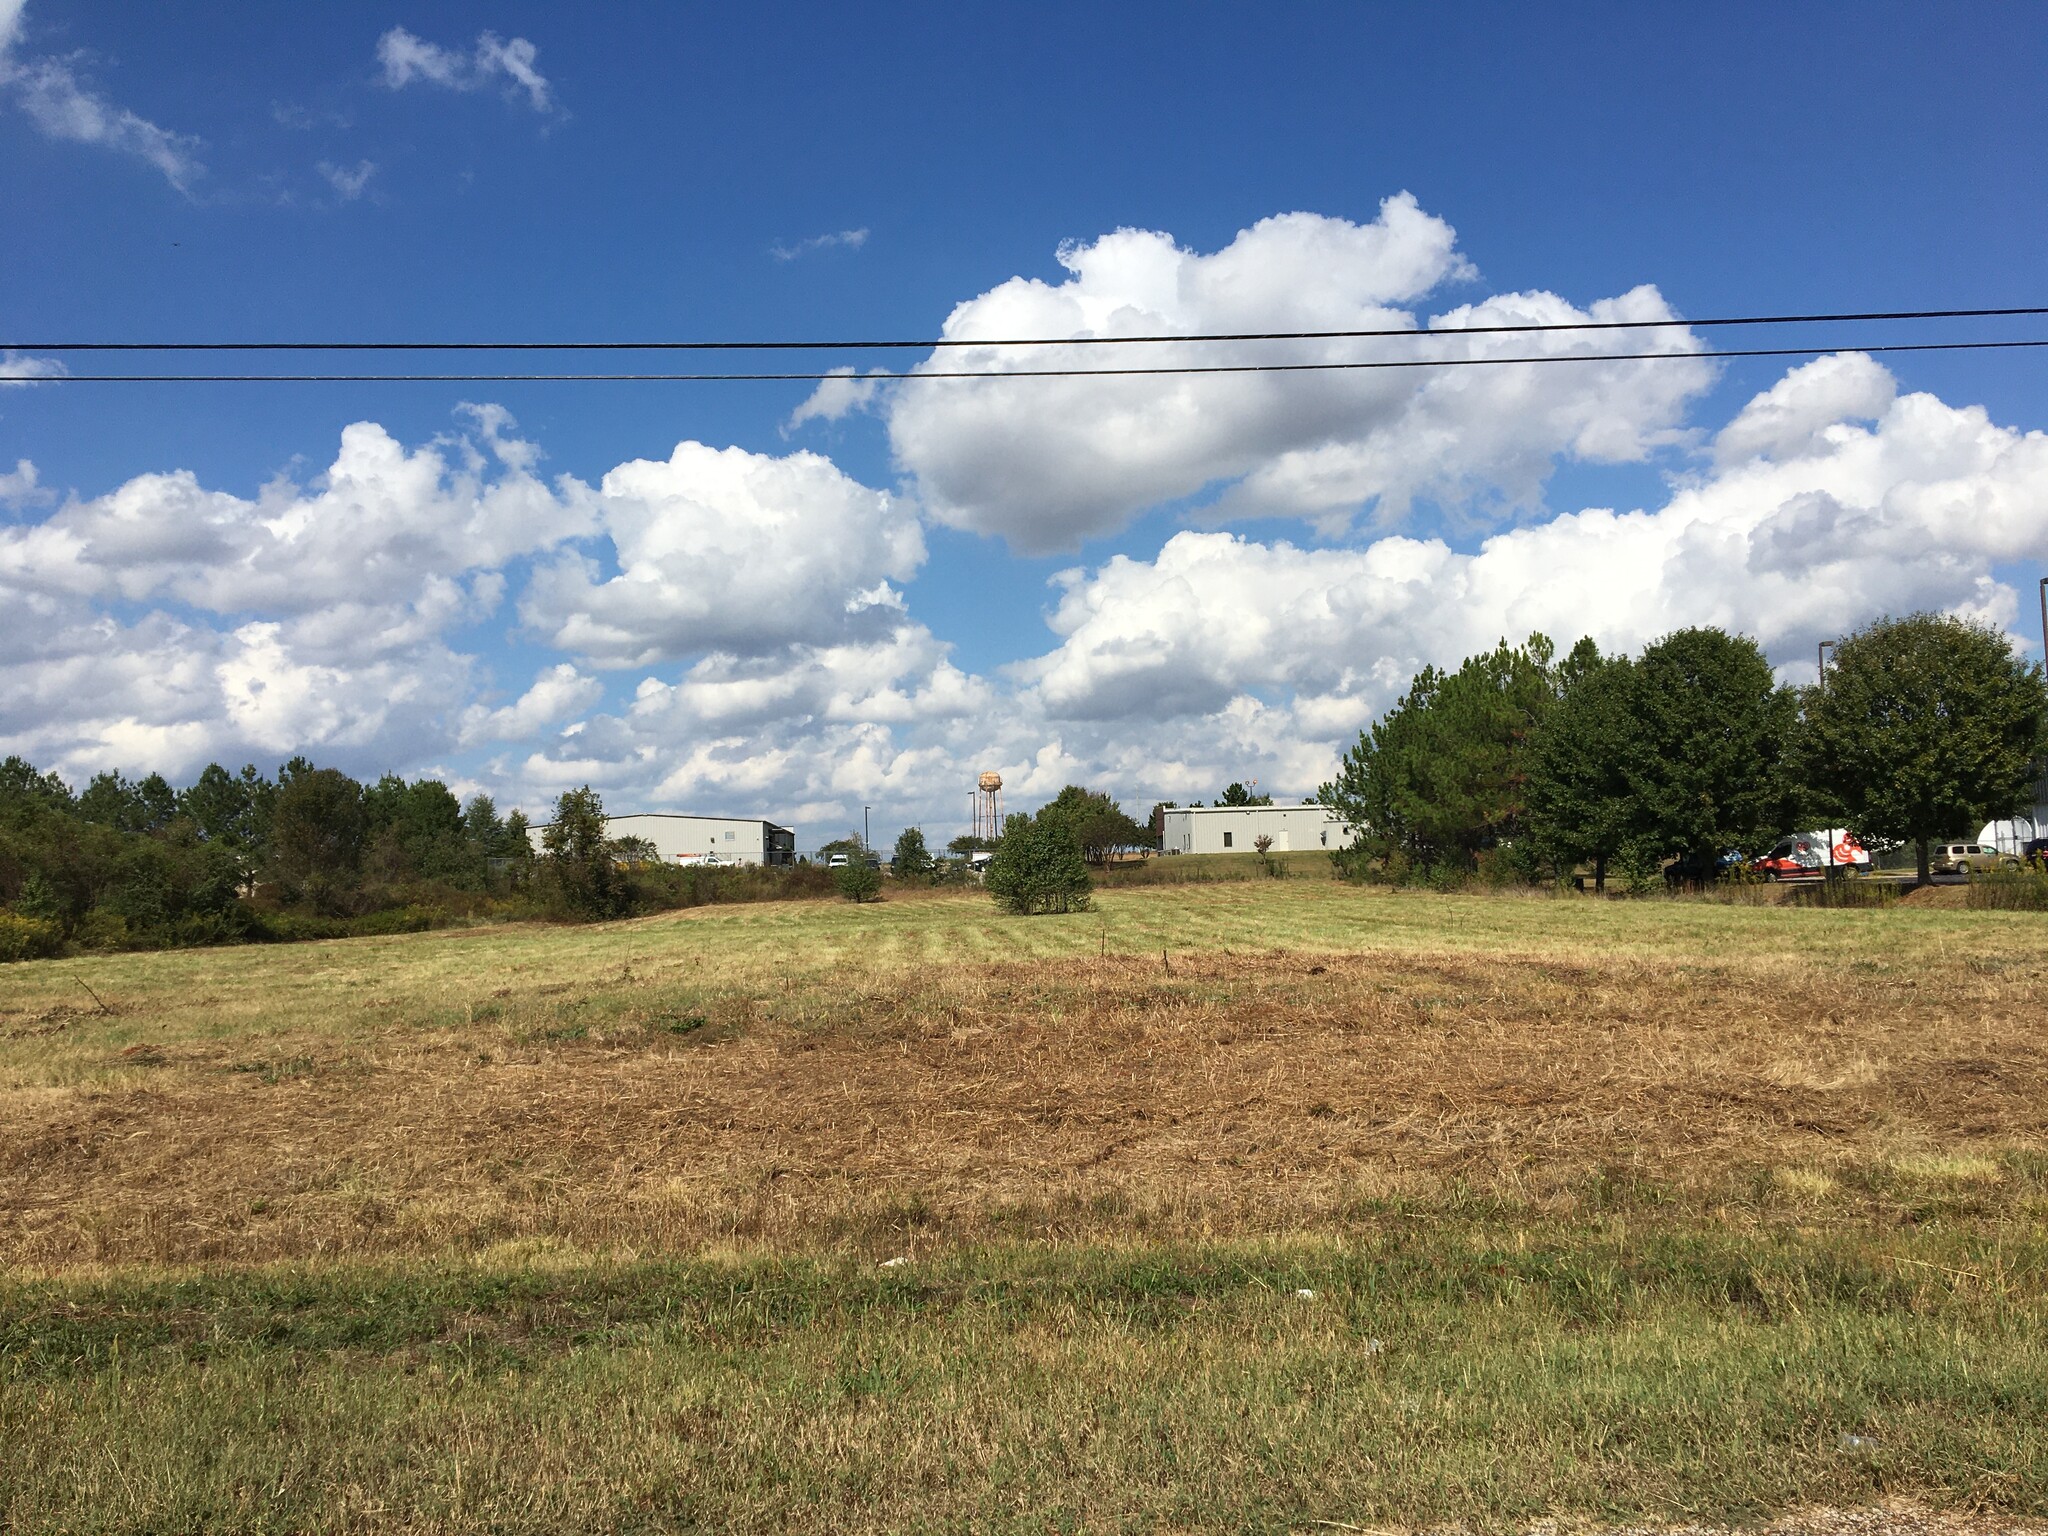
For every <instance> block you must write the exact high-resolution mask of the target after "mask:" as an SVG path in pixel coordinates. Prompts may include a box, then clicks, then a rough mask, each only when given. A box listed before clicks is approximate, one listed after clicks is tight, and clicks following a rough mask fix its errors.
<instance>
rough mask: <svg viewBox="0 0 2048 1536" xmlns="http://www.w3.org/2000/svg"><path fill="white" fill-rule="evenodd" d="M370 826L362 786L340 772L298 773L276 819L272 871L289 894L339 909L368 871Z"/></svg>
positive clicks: (279, 801) (281, 791)
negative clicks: (366, 848) (365, 845)
mask: <svg viewBox="0 0 2048 1536" xmlns="http://www.w3.org/2000/svg"><path fill="white" fill-rule="evenodd" d="M288 766H289V765H288ZM366 825H367V824H366V819H365V817H364V814H363V786H362V785H360V784H358V783H357V782H356V781H355V780H354V779H352V778H350V777H349V776H348V775H347V774H345V773H343V772H342V771H341V770H340V769H338V768H313V767H310V766H308V767H303V768H294V769H293V770H292V771H291V774H290V777H288V778H287V779H286V780H285V782H284V783H283V784H281V785H280V786H279V787H278V791H277V798H276V800H275V801H274V802H273V804H272V807H271V814H270V863H271V872H272V873H273V874H274V875H275V876H276V877H277V880H278V883H279V884H280V885H281V886H282V887H283V888H284V891H285V893H286V895H287V896H289V897H293V898H296V897H298V896H300V895H305V896H309V897H311V898H312V900H313V902H314V904H315V905H317V906H319V907H322V908H323V909H330V910H331V909H334V908H336V907H337V906H338V904H339V903H340V901H341V898H342V896H343V895H344V894H345V893H346V892H348V891H349V890H351V889H353V887H354V885H355V880H356V875H357V872H358V871H359V870H360V869H361V867H362V862H363V839H364V835H365V831H366Z"/></svg>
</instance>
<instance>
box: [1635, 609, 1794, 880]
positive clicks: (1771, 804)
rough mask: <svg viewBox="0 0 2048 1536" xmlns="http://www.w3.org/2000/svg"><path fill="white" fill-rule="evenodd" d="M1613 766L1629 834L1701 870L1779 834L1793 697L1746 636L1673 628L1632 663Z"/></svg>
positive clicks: (1784, 814) (1787, 794) (1787, 803)
mask: <svg viewBox="0 0 2048 1536" xmlns="http://www.w3.org/2000/svg"><path fill="white" fill-rule="evenodd" d="M1629 700H1630V704H1629V715H1630V718H1629V723H1628V729H1627V731H1626V733H1625V736H1624V741H1623V745H1624V747H1625V751H1624V753H1623V756H1622V767H1623V772H1624V773H1625V775H1626V777H1627V782H1628V787H1629V792H1630V795H1631V796H1632V798H1633V801H1634V811H1633V817H1634V821H1635V825H1636V828H1637V830H1638V832H1639V835H1640V836H1641V837H1642V838H1643V839H1644V840H1645V841H1646V843H1647V845H1648V846H1649V847H1650V848H1651V849H1653V850H1654V851H1655V852H1656V853H1659V854H1676V855H1685V856H1690V858H1691V860H1692V861H1693V863H1694V864H1695V866H1696V867H1700V868H1707V869H1711V868H1712V867H1713V863H1714V860H1715V859H1716V858H1718V857H1719V855H1720V854H1722V853H1723V852H1725V851H1726V850H1728V849H1731V848H1753V847H1755V846H1756V845H1758V844H1759V843H1767V842H1769V841H1770V840H1771V839H1773V838H1775V837H1776V836H1777V835H1778V834H1779V833H1780V832H1782V831H1784V829H1785V826H1786V823H1787V821H1788V819H1789V818H1790V817H1791V816H1792V814H1793V810H1794V806H1793V797H1792V793H1791V788H1792V786H1791V782H1790V780H1789V778H1788V776H1787V772H1786V753H1787V750H1788V747H1789V746H1790V742H1791V737H1792V731H1793V727H1794V723H1795V721H1796V718H1797V715H1798V701H1797V699H1796V698H1795V697H1794V696H1793V694H1792V692H1791V690H1790V689H1787V688H1780V687H1779V686H1778V685H1777V683H1776V681H1775V679H1774V678H1773V677H1772V675H1771V664H1770V663H1769V662H1768V661H1766V660H1765V659H1764V654H1763V652H1762V651H1761V650H1759V649H1758V648H1757V644H1756V642H1755V641H1754V640H1752V639H1750V638H1749V637H1748V636H1747V635H1731V634H1729V633H1727V632H1726V631H1725V630H1721V629H1715V628H1711V627H1707V628H1697V629H1681V630H1677V631H1674V632H1673V633H1671V634H1669V635H1666V636H1665V637H1664V638H1663V639H1661V640H1659V641H1657V642H1655V643H1654V644H1652V645H1650V646H1648V647H1646V648H1645V649H1644V651H1643V654H1642V656H1641V658H1640V659H1639V660H1638V661H1637V662H1636V663H1635V666H1634V668H1633V678H1632V686H1631V687H1630V690H1629Z"/></svg>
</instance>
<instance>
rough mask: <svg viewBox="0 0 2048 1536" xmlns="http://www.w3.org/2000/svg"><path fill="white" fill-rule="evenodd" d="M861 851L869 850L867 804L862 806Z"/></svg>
mask: <svg viewBox="0 0 2048 1536" xmlns="http://www.w3.org/2000/svg"><path fill="white" fill-rule="evenodd" d="M860 851H861V852H862V853H866V852H867V851H868V808H867V807H866V806H862V807H861V808H860Z"/></svg>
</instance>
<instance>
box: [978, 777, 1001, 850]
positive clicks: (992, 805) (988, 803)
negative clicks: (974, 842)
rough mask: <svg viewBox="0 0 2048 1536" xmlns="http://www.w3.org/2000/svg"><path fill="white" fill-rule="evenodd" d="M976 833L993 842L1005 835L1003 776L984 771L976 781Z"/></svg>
mask: <svg viewBox="0 0 2048 1536" xmlns="http://www.w3.org/2000/svg"><path fill="white" fill-rule="evenodd" d="M974 835H975V836H976V837H985V838H987V839H989V841H991V842H993V841H994V840H995V839H997V838H999V837H1001V836H1002V835H1003V776H1002V775H1001V774H1000V773H995V772H989V773H984V774H983V775H982V776H981V777H980V778H979V779H976V780H975V781H974Z"/></svg>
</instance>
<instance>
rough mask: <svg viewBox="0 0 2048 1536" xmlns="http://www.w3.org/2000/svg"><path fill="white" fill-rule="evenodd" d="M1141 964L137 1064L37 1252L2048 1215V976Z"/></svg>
mask: <svg viewBox="0 0 2048 1536" xmlns="http://www.w3.org/2000/svg"><path fill="white" fill-rule="evenodd" d="M1104 948H1105V952H1103V953H1100V954H1098V955H1096V956H1093V957H1088V958H1068V959H1064V960H1057V961H1052V960H1048V961H1041V962H1036V963H1030V964H1017V963H1012V964H1000V963H985V964H978V965H971V966H959V967H930V966H927V967H923V968H919V969H913V970H904V971H899V972H895V973H889V972H880V973H875V974H869V975H866V976H865V977H860V978H856V979H855V980H853V981H850V982H848V983H846V984H843V985H837V984H835V985H831V986H828V987H825V988H823V989H822V990H820V988H819V987H818V986H817V985H816V984H813V983H803V984H799V983H797V982H795V981H789V982H786V983H783V984H780V985H778V984H776V983H774V982H771V981H767V980H765V979H763V980H761V981H759V982H758V983H757V984H755V985H753V986H752V987H751V988H743V989H738V990H736V991H734V992H732V993H730V994H728V995H727V996H725V997H723V998H722V999H720V1000H719V1001H717V1002H716V1003H714V1004H706V1005H696V1004H692V1005H688V1006H704V1007H706V1008H708V1010H709V1011H708V1012H707V1013H706V1014H704V1015H701V1016H702V1017H704V1018H705V1019H706V1022H705V1023H704V1024H703V1025H702V1026H701V1027H698V1026H693V1025H692V1024H691V1022H690V1021H691V1020H692V1019H694V1018H697V1017H700V1015H697V1014H682V1013H679V1012H678V1003H677V1001H676V994H675V992H674V988H673V986H672V984H670V983H667V982H664V981H663V980H662V979H660V978H658V977H643V978H641V979H638V980H636V979H634V978H633V977H632V976H631V975H630V974H628V975H625V976H622V977H618V978H615V979H613V980H612V981H610V982H609V983H608V984H607V986H606V987H605V988H604V989H603V991H604V997H603V999H602V1002H603V1004H604V1006H603V1007H602V1009H601V1010H600V1011H599V1012H597V1013H595V1014H584V1015H576V1014H573V1013H564V1012H562V1011H561V1007H560V1006H557V1005H558V1004H559V1005H562V1006H567V1005H568V1004H570V1003H574V1002H577V1001H579V1000H582V999H583V996H584V995H583V994H579V993H577V990H576V988H574V987H572V986H570V985H569V984H567V983H563V984H559V987H558V990H551V988H550V987H549V986H548V985H546V984H542V985H540V986H538V987H534V988H531V989H529V990H528V991H527V992H525V993H523V994H521V995H519V996H516V997H514V996H511V995H510V994H509V991H508V1000H507V1001H506V1002H505V1003H504V1004H503V1005H502V1007H503V1009H504V1010H505V1011H503V1012H500V1013H498V1014H497V1016H495V1017H492V1016H491V1015H492V1014H493V1012H494V1009H493V1008H492V1007H491V1006H485V1007H483V1008H482V1009H481V1010H479V1009H477V1008H475V1007H472V1008H471V1009H470V1010H469V1016H468V1017H466V1018H460V1019H453V1020H451V1019H450V1018H448V1017H447V1016H446V1015H445V1013H444V1014H441V1015H437V1016H436V1019H435V1021H434V1022H433V1024H432V1027H425V1028H423V1027H421V1026H422V1020H421V1019H420V1018H417V1017H408V1016H407V1007H408V1006H409V1005H405V1004H394V1005H392V1006H390V1007H389V1008H387V1009H386V1010H384V1011H383V1012H382V1013H380V1012H379V1011H378V1009H377V1007H376V1006H375V1005H376V1004H377V1003H378V999H377V998H376V997H371V998H369V999H368V1000H367V1001H366V1002H364V1003H363V1004H362V1005H361V1006H362V1007H363V1008H366V1009H368V1013H367V1015H366V1017H367V1018H368V1020H369V1022H368V1023H366V1024H363V1025H361V1026H360V1027H359V1028H358V1030H357V1031H356V1032H355V1033H352V1034H348V1035H337V1033H336V1032H335V1030H334V1029H333V1027H332V1026H330V1025H327V1024H322V1025H319V1026H313V1027H306V1028H299V1029H295V1028H293V1027H291V1026H290V1025H289V1024H288V1023H282V1024H276V1025H275V1026H274V1027H272V1028H270V1029H268V1030H266V1032H265V1033H264V1034H263V1035H262V1036H261V1037H260V1039H258V1040H256V1041H255V1042H254V1043H253V1044H252V1042H251V1041H250V1040H249V1039H247V1038H240V1037H236V1038H229V1039H221V1040H214V1039H206V1038H203V1037H199V1038H195V1037H191V1036H181V1037H179V1038H176V1039H173V1040H171V1041H169V1042H167V1043H165V1044H163V1045H154V1044H148V1043H143V1044H140V1045H136V1046H130V1047H123V1048H121V1049H122V1050H123V1051H125V1052H127V1053H128V1054H127V1055H125V1056H124V1057H122V1058H121V1059H122V1061H123V1062H124V1065H123V1067H122V1068H121V1070H119V1071H117V1072H115V1073H114V1074H113V1075H112V1076H111V1077H106V1078H102V1079H88V1080H84V1081H80V1082H76V1083H71V1084H32V1085H25V1086H22V1087H20V1088H17V1089H16V1090H15V1091H14V1092H13V1093H12V1094H10V1095H9V1103H8V1109H9V1113H8V1117H7V1120H6V1123H5V1125H4V1126H0V1260H4V1261H5V1262H6V1263H7V1264H9V1265H10V1266H18V1267H23V1268H27V1269H35V1270H46V1271H62V1270H66V1269H71V1268H74V1267H77V1266H82V1265H91V1264H102V1263H120V1264H127V1263H133V1262H148V1263H192V1262H202V1261H223V1260H225V1261H233V1262H247V1261H260V1260H272V1259H279V1258H292V1257H303V1256H312V1255H355V1256H378V1255H396V1254H419V1253H433V1252H443V1251H450V1250H454V1251H480V1250H488V1249H490V1248H491V1247H492V1246H493V1245H503V1244H525V1245H532V1246H545V1245H547V1244H551V1243H552V1244H567V1245H572V1246H574V1247H575V1248H578V1249H590V1248H598V1249H607V1250H628V1251H635V1252H641V1253H650V1252H685V1251H694V1250H701V1249H702V1248H704V1247H705V1246H706V1245H718V1244H730V1243H734V1242H738V1243H741V1244H744V1245H749V1246H752V1245H762V1246H767V1247H774V1248H804V1249H810V1250H817V1249H820V1248H832V1247H835V1246H836V1247H848V1248H852V1249H856V1250H860V1251H867V1252H871V1253H874V1254H876V1255H878V1256H879V1255H880V1254H882V1253H884V1252H895V1251H901V1250H902V1249H904V1248H915V1249H923V1248H928V1247H930V1246H932V1245H936V1244H944V1243H950V1242H956V1241H962V1240H977V1239H982V1238H987V1237H991V1236H1000V1237H1016V1236H1020V1235H1032V1234H1043V1235H1047V1236H1060V1237H1068V1236H1091V1235H1092V1236H1128V1235H1135V1234H1140V1233H1142V1234H1146V1235H1150V1236H1163V1235H1177V1236H1196V1237H1206V1236H1211V1235H1226V1234H1241V1233H1250V1232H1261V1231H1279V1230H1288V1229H1300V1228H1302V1227H1305V1226H1315V1225H1321V1224H1328V1223H1339V1224H1343V1223H1385V1222H1399V1221H1405V1220H1415V1219H1426V1218H1427V1216H1428V1213H1429V1212H1430V1211H1431V1210H1433V1209H1434V1210H1441V1209H1444V1208H1446V1204H1447V1203H1449V1204H1452V1205H1456V1206H1457V1207H1458V1208H1460V1209H1464V1210H1468V1211H1469V1210H1470V1209H1471V1208H1472V1207H1473V1205H1474V1204H1475V1203H1484V1202H1503V1203H1505V1204H1507V1205H1509V1206H1512V1207H1514V1208H1516V1209H1517V1210H1519V1211H1521V1212H1522V1213H1523V1214H1524V1216H1525V1217H1526V1215H1527V1214H1528V1213H1529V1212H1530V1211H1531V1210H1533V1211H1536V1212H1539V1213H1540V1212H1545V1211H1549V1212H1555V1213H1558V1214H1560V1215H1562V1214H1567V1213H1571V1212H1579V1213H1584V1212H1586V1211H1588V1210H1589V1209H1590V1210H1593V1211H1597V1210H1599V1209H1601V1208H1602V1206H1603V1202H1610V1203H1611V1202H1614V1201H1616V1200H1617V1199H1618V1198H1619V1197H1618V1196H1617V1194H1616V1191H1617V1190H1628V1191H1633V1193H1632V1194H1628V1195H1627V1198H1626V1199H1623V1200H1622V1201H1621V1203H1622V1204H1624V1205H1625V1206H1627V1208H1628V1209H1630V1210H1631V1211H1632V1212H1634V1213H1636V1214H1637V1215H1642V1214H1644V1213H1654V1211H1655V1210H1656V1209H1658V1208H1659V1207H1660V1206H1665V1205H1670V1206H1673V1207H1674V1208H1682V1209H1684V1210H1687V1211H1689V1212H1690V1213H1692V1214H1693V1215H1695V1216H1697V1215H1698V1214H1700V1213H1701V1212H1702V1211H1703V1210H1711V1211H1713V1212H1714V1213H1715V1215H1716V1218H1717V1219H1725V1220H1734V1221H1740V1220H1742V1219H1744V1215H1745V1212H1746V1211H1750V1210H1760V1209H1762V1208H1764V1207H1766V1206H1772V1205H1776V1206H1779V1207H1784V1208H1786V1209H1790V1210H1792V1211H1794V1212H1795V1213H1799V1212H1804V1213H1805V1214H1806V1216H1807V1217H1809V1218H1811V1219H1826V1218H1827V1217H1828V1216H1829V1215H1830V1213H1833V1214H1835V1215H1839V1216H1847V1215H1849V1214H1851V1213H1852V1212H1853V1213H1855V1214H1857V1215H1859V1216H1868V1215H1869V1214H1870V1212H1871V1210H1872V1209H1875V1208H1883V1209H1891V1210H1899V1211H1910V1209H1911V1208H1912V1205H1913V1202H1914V1201H1915V1200H1917V1199H1921V1198H1923V1197H1931V1195H1936V1194H1938V1195H1939V1196H1940V1197H1941V1198H1943V1199H1946V1200H1950V1201H1955V1200H1965V1201H1969V1200H1975V1201H1979V1202H1992V1203H1993V1204H1995V1203H1997V1202H1999V1201H2006V1202H2007V1207H2006V1208H2007V1209H2008V1210H2009V1209H2010V1202H2011V1201H2013V1200H2019V1201H2021V1202H2022V1204H2023V1205H2026V1206H2029V1207H2031V1206H2032V1204H2033V1203H2034V1202H2037V1201H2038V1200H2039V1198H2040V1196H2039V1189H2040V1183H2041V1181H2040V1178H2039V1176H2038V1175H2039V1170H2040V1158H2041V1153H2042V1151H2043V1149H2044V1148H2048V1047H2044V1039H2043V1031H2042V1024H2041V1020H2042V1019H2043V1017H2044V1016H2048V1009H2044V1007H2043V1003H2044V997H2043V992H2044V988H2043V978H2044V975H2048V967H2043V966H2041V965H2039V964H2028V963H2011V962H2006V961H2001V960H1997V959H1987V958H1984V957H1982V956H1978V957H1975V958H1963V959H1958V960H1955V961H1953V962H1951V963H1949V964H1947V965H1946V966H1930V967H1919V968H1916V969H1915V970H1914V972H1913V973H1912V974H1907V975H1901V974H1899V973H1897V972H1895V971H1889V970H1883V969H1879V968H1875V967H1866V968H1864V969H1862V970H1859V969H1857V968H1855V967H1831V968H1829V969H1828V970H1826V971H1825V972H1822V971H1819V970H1815V971H1810V972H1805V973H1800V972H1791V973H1788V972H1787V971H1786V970H1785V969H1784V968H1783V967H1782V966H1780V965H1778V964H1776V963H1772V964H1769V965H1759V964H1753V963H1750V962H1746V961H1744V960H1742V959H1740V958H1730V959H1725V960H1722V961H1719V962H1715V963H1701V962H1699V961H1696V960H1690V959H1681V958H1677V957H1672V956H1661V957H1659V956H1651V957H1645V956H1643V955H1641V954H1631V953H1628V952H1626V951H1623V952H1620V953H1610V954H1606V955H1602V954H1599V953H1595V952H1587V953H1585V954H1584V955H1583V956H1582V957H1581V958H1579V959H1576V960H1567V959H1561V958H1529V957H1508V958H1490V957H1487V956H1484V955H1480V954H1474V953H1439V954H1434V955H1431V954H1399V955H1390V954H1385V953H1379V954H1353V955H1332V954H1326V953H1325V954H1313V955H1311V954H1302V953H1298V952H1267V953H1261V954H1249V955H1241V954H1226V953H1221V952H1212V953H1208V954H1203V955H1198V956H1176V957H1174V958H1173V959H1172V960H1171V961H1170V962H1167V961H1162V958H1161V957H1160V956H1159V955H1158V954H1152V955H1150V956H1146V957H1138V956H1132V955H1121V956H1120V955H1117V954H1114V953H1108V952H1106V946H1105V947H1104ZM371 990H373V991H374V990H375V989H374V988H372V989H371ZM81 1002H83V999H81ZM479 1012H481V1014H482V1015H483V1016H482V1017H477V1015H478V1014H479ZM18 1017H19V1018H26V1017H27V1016H26V1015H22V1016H18ZM570 1018H580V1019H582V1020H583V1022H574V1023H565V1022H563V1021H564V1020H567V1019H570ZM62 1022H63V1019H62V1018H61V1017H50V1016H45V1017H44V1018H43V1020H42V1023H41V1024H38V1023H35V1022H33V1021H31V1022H16V1023H15V1024H14V1025H13V1029H14V1031H15V1032H16V1034H17V1035H19V1034H20V1032H21V1031H23V1030H25V1029H33V1028H38V1027H47V1026H48V1025H50V1024H52V1023H57V1024H61V1023H62ZM677 1025H681V1026H683V1027H684V1028H685V1029H687V1030H688V1031H689V1032H687V1033H683V1034H677V1033H673V1032H672V1030H673V1028H674V1027H676V1026H677ZM1944 1160H1946V1161H1944ZM1957 1169H1961V1170H1963V1171H1962V1172H1960V1173H1959V1172H1957ZM2010 1170H2018V1173H2017V1174H2016V1175H2015V1176H2014V1177H2010V1178H2009V1177H2007V1174H2008V1171H2010ZM2028 1170H2032V1171H2031V1172H2029V1171H2028ZM1645 1192H1647V1193H1645Z"/></svg>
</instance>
